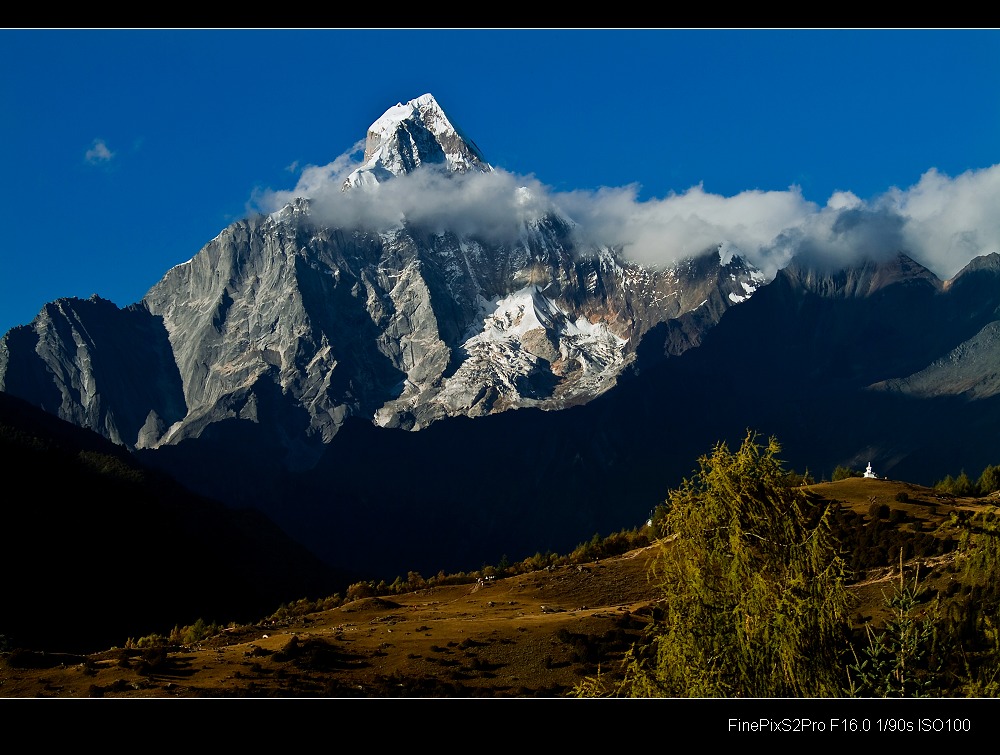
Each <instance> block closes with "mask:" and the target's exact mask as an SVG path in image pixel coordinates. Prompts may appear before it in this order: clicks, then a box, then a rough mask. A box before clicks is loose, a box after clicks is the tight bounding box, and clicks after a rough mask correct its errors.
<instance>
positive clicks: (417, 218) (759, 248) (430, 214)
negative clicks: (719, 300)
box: [256, 145, 1000, 278]
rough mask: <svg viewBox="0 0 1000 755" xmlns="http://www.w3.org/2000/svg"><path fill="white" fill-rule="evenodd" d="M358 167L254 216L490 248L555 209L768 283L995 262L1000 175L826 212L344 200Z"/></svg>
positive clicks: (656, 256)
mask: <svg viewBox="0 0 1000 755" xmlns="http://www.w3.org/2000/svg"><path fill="white" fill-rule="evenodd" d="M358 166H359V157H358V145H354V147H353V148H352V150H351V151H350V152H347V153H344V154H343V155H341V156H340V157H338V158H337V159H336V160H335V161H334V162H332V163H330V164H329V165H325V166H308V167H306V168H305V169H303V171H302V173H301V175H300V178H299V181H298V184H297V186H296V187H295V188H294V189H292V190H290V191H267V192H263V193H261V194H260V195H258V196H257V197H256V206H257V207H258V208H259V209H262V210H264V211H268V212H269V211H273V210H276V209H279V208H280V207H282V206H283V205H284V204H286V203H287V202H289V201H290V200H291V199H293V198H295V197H310V198H311V199H312V202H313V212H314V213H315V215H316V217H317V220H320V221H321V222H324V223H327V224H330V225H334V226H340V227H353V228H370V229H387V228H391V227H398V226H399V225H400V224H401V223H402V222H403V221H404V220H406V221H408V222H412V223H418V224H420V225H422V226H424V227H426V228H428V229H430V230H444V229H450V230H453V231H455V232H458V233H463V234H474V235H476V236H478V237H480V238H484V239H486V240H492V241H498V242H509V241H511V240H513V239H514V238H516V237H517V234H518V233H519V231H520V229H521V228H522V227H523V224H524V222H525V221H528V220H530V219H532V218H536V217H540V216H541V215H543V214H544V213H546V212H550V211H553V210H555V211H558V212H560V213H562V214H564V215H565V216H567V217H569V218H570V219H572V220H573V221H574V222H575V223H576V230H575V233H576V241H577V244H578V245H579V247H580V248H581V250H582V251H586V250H588V249H591V248H593V247H595V246H615V247H620V248H621V249H622V250H623V252H624V254H625V255H626V256H627V257H629V258H631V259H633V260H636V261H637V262H641V263H643V264H646V265H653V266H658V265H669V264H672V263H674V262H677V261H679V260H681V259H683V258H685V257H688V256H690V255H692V254H696V253H699V252H703V251H705V250H706V249H709V248H713V247H718V246H724V247H725V248H726V249H727V250H730V251H733V252H736V253H739V254H742V255H743V256H744V257H746V258H747V259H748V260H749V261H751V262H753V263H754V264H755V265H757V266H758V267H760V268H761V269H762V270H763V271H764V272H765V273H767V274H768V275H769V276H770V275H773V274H774V273H775V272H776V271H777V270H779V269H780V268H782V267H784V266H785V265H787V264H788V262H789V261H790V260H791V259H792V257H794V256H797V255H801V256H803V257H808V258H810V259H811V260H812V261H813V262H819V263H822V262H826V263H828V264H831V265H839V264H846V263H849V262H852V261H855V260H857V259H859V258H861V257H863V256H874V257H880V256H889V255H892V254H895V253H896V252H898V251H904V252H906V253H907V254H909V255H910V256H912V257H913V258H914V259H916V260H917V261H918V262H921V263H922V264H924V265H926V266H927V267H928V268H930V269H931V270H932V271H934V272H935V273H936V274H937V275H938V276H940V277H942V278H948V277H951V276H952V275H954V274H955V273H956V272H958V271H959V270H960V269H961V268H962V267H963V266H964V265H965V264H967V263H968V262H969V260H971V259H972V258H973V257H975V256H977V255H980V254H986V253H989V252H994V251H1000V213H997V212H996V208H997V207H998V206H1000V165H995V166H993V167H989V168H984V169H981V170H974V171H968V172H966V173H963V174H962V175H960V176H957V177H954V178H952V177H949V176H946V175H944V174H942V173H939V172H938V171H936V170H934V169H931V170H928V171H927V172H926V173H925V174H924V175H923V176H922V177H921V179H920V180H919V182H918V183H917V184H916V185H914V186H911V187H909V188H905V189H901V188H898V187H892V188H890V189H889V190H888V191H886V192H885V193H884V194H883V195H881V196H879V197H876V198H875V199H873V200H870V201H867V202H865V201H862V200H860V199H859V198H858V197H857V196H855V195H854V194H853V193H852V192H850V191H838V192H836V193H834V194H833V195H832V196H831V197H830V198H829V200H828V201H827V203H826V205H824V206H819V205H817V204H816V203H814V202H810V201H807V200H806V199H805V198H804V197H803V195H802V193H801V191H800V190H799V188H798V187H795V186H792V187H789V188H788V189H787V190H785V191H758V190H754V191H745V192H741V193H739V194H737V195H735V196H730V197H725V196H721V195H718V194H710V193H707V192H705V190H704V188H703V187H702V186H701V185H698V186H694V187H692V188H690V189H688V190H687V191H685V192H683V193H678V194H671V195H669V196H667V197H664V198H660V199H650V200H644V201H640V200H639V199H638V195H639V187H638V186H637V185H631V186H625V187H619V188H602V189H600V190H598V191H592V192H584V191H573V192H555V191H553V190H552V189H551V188H550V187H547V186H545V185H543V184H541V183H540V182H539V181H537V180H536V179H535V178H534V177H532V176H516V175H514V174H511V173H507V172H505V171H503V170H497V171H495V172H493V173H488V174H483V173H468V174H462V175H451V176H448V175H444V174H442V173H440V172H437V171H415V172H413V173H411V174H409V175H406V176H400V177H397V178H393V179H392V180H389V181H385V182H384V183H382V184H380V185H379V186H378V187H377V188H376V189H374V190H371V191H368V190H365V191H360V190H351V191H347V192H344V191H342V190H341V189H342V186H343V183H344V179H346V177H347V176H348V174H349V173H350V172H351V171H352V170H354V169H355V168H357V167H358Z"/></svg>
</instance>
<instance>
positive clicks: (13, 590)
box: [0, 393, 346, 653]
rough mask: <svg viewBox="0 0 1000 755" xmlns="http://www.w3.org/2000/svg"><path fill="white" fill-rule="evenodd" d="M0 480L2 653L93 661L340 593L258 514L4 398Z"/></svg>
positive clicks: (323, 570) (0, 403) (331, 578)
mask: <svg viewBox="0 0 1000 755" xmlns="http://www.w3.org/2000/svg"><path fill="white" fill-rule="evenodd" d="M0 468H2V470H3V472H4V487H5V491H4V495H3V496H2V498H0V500H2V504H0V533H2V535H0V538H2V547H0V573H2V574H3V575H4V590H3V593H4V594H3V601H2V605H0V638H2V645H3V646H6V647H27V648H31V649H33V650H46V651H63V652H74V653H85V652H93V651H95V650H99V649H101V648H106V647H109V646H110V645H113V644H115V643H116V642H122V641H124V639H125V638H127V637H129V636H142V635H145V634H148V633H150V632H152V631H157V630H159V631H162V630H163V628H164V627H165V626H166V628H167V629H169V627H170V626H172V625H173V624H174V623H175V622H179V623H181V624H188V623H193V622H195V621H196V620H198V619H199V618H201V619H204V620H205V621H208V622H211V621H217V622H226V621H232V620H241V621H249V620H251V619H254V618H255V617H258V616H261V615H263V614H265V613H267V612H269V611H272V610H273V609H274V607H275V606H277V605H278V604H279V603H281V602H282V601H286V600H294V599H296V598H299V597H302V596H319V595H325V594H329V593H330V592H333V591H335V590H338V589H342V586H343V585H344V584H346V578H344V577H340V578H338V576H337V575H336V574H334V573H332V572H331V571H330V569H329V568H328V567H327V566H325V565H324V564H323V563H322V562H321V561H319V560H318V559H317V558H315V557H313V556H312V555H311V554H310V553H309V552H308V551H306V550H305V549H304V548H302V547H301V546H299V545H298V544H296V543H294V542H293V541H292V540H290V539H289V538H288V537H287V536H286V535H285V534H284V533H283V532H281V531H280V530H279V529H278V528H277V527H276V526H274V524H272V523H271V522H269V521H268V520H267V519H266V518H265V517H264V516H263V515H261V514H260V513H258V512H254V511H236V510H231V509H229V508H227V507H225V506H223V505H222V504H219V503H217V502H214V501H211V500H208V499H205V498H202V497H199V496H196V495H193V494H191V493H190V492H188V491H187V490H185V489H183V488H182V487H180V486H179V485H177V484H176V483H174V482H173V481H172V480H171V479H169V478H167V477H166V476H164V475H162V474H160V473H156V472H151V471H149V470H147V469H145V468H143V467H142V466H140V465H139V464H138V463H136V461H135V460H134V458H133V457H132V456H131V455H130V454H129V453H128V452H127V451H125V450H124V449H122V448H120V447H118V446H116V445H114V444H113V443H110V442H109V441H107V440H106V439H104V438H102V437H101V436H99V435H97V434H95V433H92V432H90V431H88V430H82V429H80V428H78V427H76V426H74V425H71V424H69V423H67V422H63V421H62V420H60V419H58V418H56V417H54V416H52V415H49V414H46V413H44V412H42V411H40V410H38V409H36V408H35V407H33V406H30V405H28V404H27V403H25V402H23V401H21V400H20V399H16V398H14V397H12V396H10V395H8V394H5V393H0Z"/></svg>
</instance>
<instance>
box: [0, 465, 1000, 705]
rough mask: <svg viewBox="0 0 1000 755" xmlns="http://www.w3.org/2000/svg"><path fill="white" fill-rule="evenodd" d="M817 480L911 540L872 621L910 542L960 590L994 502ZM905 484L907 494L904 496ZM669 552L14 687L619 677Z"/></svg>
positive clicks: (130, 654) (34, 678) (368, 608)
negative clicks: (970, 524) (968, 541)
mask: <svg viewBox="0 0 1000 755" xmlns="http://www.w3.org/2000/svg"><path fill="white" fill-rule="evenodd" d="M807 490H808V491H809V492H810V493H811V494H813V495H816V496H821V497H822V498H824V499H827V500H830V501H834V502H836V504H837V508H838V510H839V511H840V512H841V514H842V522H843V524H844V526H845V527H850V528H853V532H854V534H855V535H856V538H855V542H856V543H863V542H864V540H863V539H862V537H861V536H862V535H863V534H864V532H865V529H866V528H868V530H875V529H879V528H880V527H881V531H883V532H885V531H889V530H886V529H885V526H888V525H891V532H893V533H896V534H897V535H898V536H899V538H897V539H893V538H890V537H883V538H882V539H881V540H879V541H873V544H871V545H870V546H869V547H870V549H871V550H872V551H874V552H881V553H882V555H881V557H880V558H879V559H878V560H879V561H880V563H878V564H877V565H872V566H869V567H868V568H866V569H864V570H863V571H862V572H859V573H858V574H857V579H856V581H855V582H854V583H853V584H852V586H851V591H852V593H854V595H855V596H856V597H857V603H856V611H855V621H856V623H857V625H858V626H861V625H862V624H864V623H871V624H873V625H875V626H880V625H882V624H884V622H885V621H886V619H888V618H890V617H891V613H890V612H889V611H888V609H887V607H886V597H887V595H890V594H891V593H892V592H893V590H894V588H895V586H896V585H897V584H898V583H899V580H900V570H899V561H898V559H899V554H900V551H902V553H903V558H904V567H905V573H906V579H907V580H912V579H913V577H914V576H919V579H920V582H921V585H922V586H923V587H924V589H925V590H926V591H927V594H928V595H940V596H942V597H943V598H945V599H947V598H948V597H949V596H954V597H958V596H960V595H961V594H962V588H961V585H960V584H959V583H960V581H961V579H962V570H961V568H960V567H961V564H960V563H959V562H960V560H961V557H960V556H959V555H958V553H957V551H956V549H955V545H956V541H955V538H956V537H957V535H958V529H957V528H956V527H955V526H954V525H953V524H952V521H953V519H952V515H953V514H955V515H960V514H961V512H974V511H977V510H981V509H983V508H986V507H989V506H991V505H993V504H995V503H996V501H995V500H989V499H962V498H953V497H946V496H942V495H940V494H939V493H936V492H935V491H934V490H932V489H929V488H924V487H919V486H915V485H911V484H908V483H905V482H895V481H887V480H873V479H860V478H852V479H848V480H841V481H838V482H832V483H820V484H817V485H811V486H809V487H808V488H807ZM900 493H905V494H906V495H905V498H906V499H907V500H905V501H901V500H898V499H900V498H903V497H904V496H901V495H900ZM883 504H884V505H885V506H886V507H887V509H883V508H882V505H883ZM918 536H919V538H918V539H919V542H920V545H919V547H917V548H914V547H913V543H914V542H916V540H915V539H914V538H915V537H918ZM923 536H926V537H927V538H930V540H929V541H928V542H924V538H923ZM894 543H895V546H894V545H893V544H894ZM900 543H904V544H907V543H908V545H902V546H900V545H899V544H900ZM657 547H658V546H655V545H654V546H650V547H647V548H641V549H636V550H632V551H630V552H628V553H626V554H623V555H618V556H613V557H606V558H600V559H598V560H589V561H586V562H580V563H562V564H560V565H558V566H550V567H548V568H544V569H540V570H537V571H530V572H525V573H521V574H514V575H512V576H508V577H505V578H496V579H492V580H489V579H488V580H485V581H483V582H479V581H476V580H474V581H471V582H466V583H463V584H451V585H440V586H436V587H431V588H426V589H419V590H415V591H412V592H403V593H400V594H392V595H381V596H375V597H364V598H360V599H357V600H351V601H346V602H340V604H339V605H335V606H332V607H328V608H325V610H316V611H313V612H309V613H303V614H302V615H292V614H294V613H296V612H295V611H287V610H286V611H281V612H278V613H277V614H275V615H274V616H272V617H270V618H268V619H266V620H261V621H260V622H257V623H254V624H246V625H240V626H232V627H228V628H226V629H225V630H222V631H220V632H218V633H217V634H215V635H213V636H209V637H205V638H204V639H201V640H199V641H197V642H193V643H190V644H187V645H180V644H175V645H171V644H166V645H163V646H160V647H146V648H139V647H133V648H130V649H122V648H119V649H109V650H106V651H103V652H99V653H93V654H89V655H72V654H59V653H45V654H43V653H37V652H30V651H19V650H14V651H12V652H7V653H4V654H2V656H0V695H2V696H7V697H63V698H66V697H105V698H114V697H182V698H183V697H193V698H194V697H221V698H229V697H379V698H384V697H560V696H564V695H567V694H568V693H570V692H571V691H572V690H573V688H574V687H575V686H576V685H578V684H580V683H581V682H582V681H583V680H584V679H586V678H587V677H592V676H594V675H595V674H597V673H598V671H599V670H600V672H601V673H602V674H610V675H612V676H613V675H615V674H616V673H618V664H619V660H620V659H621V657H622V655H623V653H624V652H625V650H626V649H627V648H629V647H630V646H631V644H632V643H633V642H635V641H636V640H638V639H639V638H640V636H641V632H642V629H643V627H644V626H645V625H646V624H647V622H648V621H650V618H651V616H652V615H653V613H654V610H655V603H656V599H657V590H656V589H655V587H654V586H653V585H651V584H650V582H649V580H648V578H647V575H648V564H649V559H650V557H651V556H652V555H653V554H654V553H655V549H656V548H657ZM880 549H881V551H880ZM914 550H919V551H920V552H919V553H916V552H913V551H914ZM869 560H871V558H870V559H869ZM123 644H124V638H123Z"/></svg>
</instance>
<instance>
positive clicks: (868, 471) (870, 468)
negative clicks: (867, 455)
mask: <svg viewBox="0 0 1000 755" xmlns="http://www.w3.org/2000/svg"><path fill="white" fill-rule="evenodd" d="M865 477H875V473H874V472H872V463H871V462H868V468H867V469H866V470H865Z"/></svg>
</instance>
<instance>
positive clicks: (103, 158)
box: [84, 139, 115, 165]
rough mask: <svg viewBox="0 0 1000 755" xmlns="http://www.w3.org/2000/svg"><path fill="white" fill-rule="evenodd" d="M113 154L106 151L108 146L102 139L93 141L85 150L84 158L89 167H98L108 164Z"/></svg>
mask: <svg viewBox="0 0 1000 755" xmlns="http://www.w3.org/2000/svg"><path fill="white" fill-rule="evenodd" d="M114 156H115V153H114V152H112V151H111V150H110V149H108V145H107V144H106V143H105V141H104V140H103V139H94V143H93V145H92V146H91V147H90V149H88V150H87V153H86V154H85V155H84V158H85V159H86V161H87V162H88V163H90V164H91V165H100V164H102V163H107V162H110V161H111V160H112V159H113V158H114Z"/></svg>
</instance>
